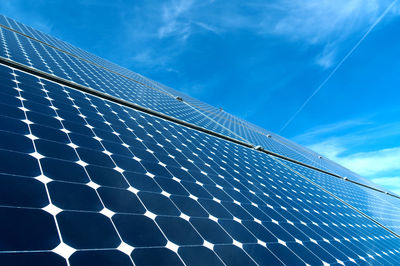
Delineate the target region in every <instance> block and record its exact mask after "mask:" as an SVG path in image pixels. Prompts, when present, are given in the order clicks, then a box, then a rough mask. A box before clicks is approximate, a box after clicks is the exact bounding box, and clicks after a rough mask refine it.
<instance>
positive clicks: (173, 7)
mask: <svg viewBox="0 0 400 266" xmlns="http://www.w3.org/2000/svg"><path fill="white" fill-rule="evenodd" d="M193 3H194V2H193V1H192V0H177V1H175V0H173V1H171V2H168V3H167V4H165V5H164V7H163V11H162V25H161V27H160V28H159V29H158V36H159V37H160V38H164V37H167V36H179V37H180V38H182V39H186V38H187V37H188V36H189V35H190V20H188V19H187V18H186V17H185V16H186V13H187V12H188V11H189V10H190V9H191V8H192V6H193Z"/></svg>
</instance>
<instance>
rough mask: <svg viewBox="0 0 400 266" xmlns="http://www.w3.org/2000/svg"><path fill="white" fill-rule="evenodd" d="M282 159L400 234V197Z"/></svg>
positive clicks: (292, 167)
mask: <svg viewBox="0 0 400 266" xmlns="http://www.w3.org/2000/svg"><path fill="white" fill-rule="evenodd" d="M281 161H282V162H283V163H284V164H286V165H287V166H288V167H290V168H291V169H293V170H295V171H297V172H299V173H300V174H301V175H303V176H305V177H306V178H309V179H310V180H312V181H313V182H315V183H316V184H318V185H320V186H321V187H323V188H324V189H326V190H328V191H329V192H331V193H332V194H334V195H335V196H337V197H339V198H340V199H342V200H344V201H346V202H347V203H349V204H350V205H352V206H354V207H355V208H357V209H358V210H360V211H361V212H363V213H365V214H367V215H368V216H369V217H371V218H373V219H374V220H376V221H377V222H379V223H381V224H382V225H384V226H386V227H387V228H389V229H390V230H392V231H394V232H396V233H397V234H400V199H398V198H395V197H393V196H390V195H386V194H384V193H382V192H378V191H375V190H372V189H369V188H366V187H363V186H360V185H357V184H354V183H351V182H348V181H345V180H343V179H340V178H337V177H334V176H330V175H327V174H324V173H321V172H318V171H315V170H313V169H310V168H307V167H304V166H301V165H298V164H294V163H291V162H287V161H284V160H281Z"/></svg>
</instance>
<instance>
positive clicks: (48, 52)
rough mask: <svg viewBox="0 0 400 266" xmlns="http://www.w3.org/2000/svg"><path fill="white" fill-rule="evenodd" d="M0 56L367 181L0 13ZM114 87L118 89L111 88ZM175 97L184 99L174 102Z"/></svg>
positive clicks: (277, 137)
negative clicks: (0, 52) (0, 39)
mask: <svg viewBox="0 0 400 266" xmlns="http://www.w3.org/2000/svg"><path fill="white" fill-rule="evenodd" d="M0 23H1V25H0V26H2V27H1V28H0V35H1V37H2V45H3V47H4V50H3V54H0V56H2V57H3V58H7V59H12V60H14V61H16V62H18V63H21V64H24V65H26V66H30V67H33V68H35V69H38V70H41V71H44V72H47V73H50V74H53V75H56V76H58V77H60V78H63V79H66V80H70V81H73V82H75V83H78V84H81V85H83V86H87V87H90V88H93V89H96V90H98V91H101V92H104V93H107V94H109V95H112V96H116V97H119V98H122V99H125V100H128V101H130V102H133V103H137V104H139V105H141V106H144V107H148V108H150V109H152V110H155V111H159V112H162V113H164V114H167V115H170V116H172V117H175V118H178V119H180V120H184V121H186V122H189V123H193V124H196V125H198V126H200V127H203V128H206V129H209V130H211V131H213V132H218V133H220V134H223V135H225V136H228V137H231V138H235V139H238V140H240V141H244V142H247V143H251V144H254V145H260V146H262V147H263V148H265V149H266V150H268V151H270V152H273V153H277V154H279V155H282V156H285V157H288V158H291V159H294V160H296V161H299V162H302V163H305V164H307V165H311V166H314V167H317V168H321V169H323V170H326V171H329V172H333V173H336V174H338V175H342V176H343V175H345V176H347V177H348V178H351V179H353V180H356V181H358V182H360V183H363V184H367V185H370V186H374V184H372V183H371V182H369V181H368V180H366V179H364V178H362V177H360V176H357V175H356V174H354V173H352V172H350V171H349V170H347V169H344V168H343V167H340V166H337V165H335V164H333V163H332V162H330V161H329V160H327V159H325V160H323V161H321V160H320V159H319V155H318V154H316V153H313V152H311V151H310V150H308V149H305V148H303V147H300V146H298V145H295V144H294V143H291V142H289V141H287V140H285V139H283V138H281V137H279V136H277V135H275V134H273V133H271V132H269V131H266V130H264V129H262V128H260V127H257V126H255V125H253V124H250V123H249V122H247V121H244V120H241V119H239V118H237V117H235V116H232V115H230V114H229V113H227V112H221V110H220V109H219V108H216V107H213V106H210V105H208V104H205V103H203V102H200V101H198V100H196V99H193V98H191V97H189V96H187V95H184V94H182V93H180V92H178V91H176V90H173V89H171V88H169V87H167V86H164V85H162V84H160V83H157V82H155V81H152V80H150V79H147V78H144V77H143V76H141V75H139V74H137V73H134V72H132V71H129V70H127V69H124V68H122V67H119V66H117V65H115V64H112V63H110V62H108V61H107V60H104V59H102V58H99V57H97V56H94V55H92V54H90V53H88V52H86V51H83V50H82V49H79V48H77V47H74V46H72V45H70V44H68V43H66V42H63V41H61V40H59V39H56V38H54V37H52V36H50V35H47V34H45V33H42V32H40V31H37V30H35V29H33V28H31V27H29V26H25V25H23V24H21V23H19V22H17V21H15V20H13V19H10V18H7V17H5V16H2V15H1V16H0ZM115 88H118V89H115ZM175 96H179V97H181V98H182V99H184V102H181V101H176V100H175Z"/></svg>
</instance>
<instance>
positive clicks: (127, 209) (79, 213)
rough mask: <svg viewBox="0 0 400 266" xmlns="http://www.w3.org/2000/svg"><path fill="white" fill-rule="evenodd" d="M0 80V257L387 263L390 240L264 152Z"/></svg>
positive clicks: (394, 247)
mask: <svg viewBox="0 0 400 266" xmlns="http://www.w3.org/2000/svg"><path fill="white" fill-rule="evenodd" d="M1 81H2V82H1V84H2V90H1V91H2V94H3V95H4V96H6V95H7V96H9V97H14V98H15V99H16V100H14V102H12V103H11V102H10V101H6V100H4V101H2V103H1V107H2V108H0V110H2V111H3V112H2V113H1V117H2V119H3V121H8V122H7V124H3V123H2V125H3V128H2V135H3V137H2V138H0V141H1V150H0V156H1V158H2V162H4V163H3V164H2V167H1V169H0V171H1V173H2V176H1V179H0V180H1V183H2V186H1V187H2V189H3V190H4V191H2V192H3V193H1V196H0V206H1V207H0V212H2V217H7V219H5V220H3V222H2V226H1V228H0V230H1V231H2V232H1V235H2V236H3V237H2V238H3V239H5V240H6V241H2V245H1V250H2V252H1V254H0V257H1V260H2V261H4V262H8V263H11V262H15V261H18V262H20V263H21V264H23V263H27V262H28V261H29V262H31V261H38V262H40V263H49V264H52V265H65V264H66V263H67V262H68V263H70V265H84V264H86V265H87V264H88V263H89V264H92V265H97V264H100V263H103V264H104V263H105V264H107V263H111V264H115V263H117V264H118V265H125V264H126V265H132V263H135V264H139V265H140V264H142V265H145V264H149V263H154V264H156V263H157V264H158V263H165V264H167V263H171V264H182V263H185V264H190V265H191V264H194V265H195V264H196V263H201V264H204V263H213V264H228V265H235V264H240V265H248V264H264V263H265V262H267V261H268V262H274V263H277V264H290V265H293V264H322V263H323V262H326V263H337V262H338V261H340V262H343V263H351V262H353V263H367V262H374V263H375V262H376V263H379V262H380V263H384V264H389V263H398V262H399V256H398V255H399V254H400V249H399V248H398V247H399V246H400V239H399V238H397V237H396V236H394V235H393V234H391V233H389V232H388V231H386V230H384V229H383V228H381V227H380V226H378V225H377V224H375V223H373V222H371V221H370V220H369V219H367V218H365V217H364V216H362V215H360V214H359V213H358V212H356V211H354V210H353V209H352V208H350V207H348V206H347V205H346V204H343V203H342V202H341V201H338V200H337V199H335V198H333V197H332V196H330V195H329V194H327V193H325V192H324V191H322V190H321V189H319V188H318V187H316V186H314V185H313V184H312V183H310V182H308V181H307V180H305V179H303V178H301V177H300V176H298V175H297V174H295V173H294V172H292V171H290V170H288V169H287V168H285V167H284V166H282V165H280V163H278V162H276V161H275V159H272V158H271V157H270V156H268V155H266V154H264V153H260V152H257V151H255V150H252V149H249V148H246V147H242V146H240V145H236V144H233V143H230V142H227V141H225V140H221V139H218V138H216V137H213V136H209V135H206V134H204V133H201V132H196V131H194V130H192V129H188V128H185V127H183V126H180V125H177V124H174V123H171V122H168V121H165V120H162V119H160V118H157V117H154V116H151V115H148V114H145V113H141V112H139V111H135V110H133V109H130V108H126V107H123V106H120V105H117V104H115V103H111V102H107V101H105V100H103V99H100V98H97V97H94V96H91V95H87V94H85V93H82V92H79V91H76V90H73V89H70V88H67V87H65V86H60V85H58V84H56V83H52V82H49V81H47V80H44V79H39V78H37V77H35V76H32V75H28V74H26V73H22V72H19V71H16V70H12V69H10V68H8V67H2V69H1ZM0 98H1V99H6V97H0ZM7 99H8V98H7ZM25 221H29V223H26V222H25ZM28 251H29V252H28Z"/></svg>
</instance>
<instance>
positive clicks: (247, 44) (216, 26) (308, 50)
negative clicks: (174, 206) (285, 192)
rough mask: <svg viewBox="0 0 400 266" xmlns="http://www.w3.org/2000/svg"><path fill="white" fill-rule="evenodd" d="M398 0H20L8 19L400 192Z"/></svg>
mask: <svg viewBox="0 0 400 266" xmlns="http://www.w3.org/2000/svg"><path fill="white" fill-rule="evenodd" d="M391 3H392V1H391V0H308V1H302V0H272V1H258V0H249V1H219V0H213V1H212V0H210V1H207V0H203V1H195V0H167V1H153V0H149V1H123V0H114V1H99V0H96V1H95V0H87V1H78V0H70V1H68V3H67V1H63V3H62V2H61V1H41V0H36V1H22V0H3V1H1V3H0V12H1V13H3V14H5V15H7V16H10V17H12V18H14V19H17V20H19V21H21V22H23V23H26V24H28V25H31V26H33V27H35V28H37V29H40V30H42V31H44V32H47V33H50V34H52V35H53V36H56V37H59V38H60V39H63V40H65V41H68V42H70V43H72V44H74V45H76V46H78V47H81V48H83V49H85V50H88V51H90V52H92V53H94V54H96V55H99V56H101V57H104V58H106V59H109V60H110V61H113V62H115V63H118V64H120V65H122V66H125V67H127V68H129V69H131V70H133V71H136V72H138V73H140V74H143V75H145V76H148V77H150V78H152V79H154V80H157V81H159V82H161V83H164V84H166V85H168V86H170V87H173V88H175V89H178V90H180V91H183V92H185V93H187V94H190V95H191V96H193V97H196V98H198V99H200V100H203V101H205V102H207V103H210V104H212V105H215V106H221V107H223V108H224V110H226V111H228V112H230V113H233V114H235V115H237V116H239V117H241V118H244V119H246V120H249V121H250V122H253V123H255V124H257V125H259V126H262V127H264V128H266V129H268V130H271V131H273V132H276V133H279V134H281V135H282V136H284V137H287V138H289V139H291V140H294V141H296V142H298V143H300V144H302V145H306V146H308V147H311V148H312V149H314V150H316V151H317V152H319V153H322V154H323V155H325V156H328V157H329V158H331V159H333V160H335V161H337V162H339V163H341V164H343V165H345V166H347V167H348V168H350V169H352V170H354V171H355V172H357V173H359V174H361V175H363V176H365V177H368V178H370V179H372V180H374V181H375V182H377V183H379V184H380V185H382V186H386V187H387V188H388V189H391V190H392V191H393V192H396V193H398V194H400V122H399V117H400V90H399V84H400V75H399V73H398V71H399V69H400V60H398V58H400V45H398V43H399V42H400V34H399V30H398V29H399V28H400V6H399V5H398V4H396V5H395V6H394V7H393V8H392V9H391V10H390V11H389V12H388V13H387V15H386V16H385V17H384V19H383V20H382V21H381V22H380V23H379V24H378V25H377V26H376V27H375V28H374V29H373V31H371V33H370V34H369V35H368V36H367V37H366V38H365V40H364V41H363V42H362V43H361V45H360V46H359V47H358V48H357V49H356V50H355V51H354V53H353V54H352V55H351V56H350V57H349V58H348V59H347V60H346V61H345V62H344V64H343V65H342V66H341V67H340V68H339V69H338V71H337V72H336V73H335V74H334V75H333V76H332V78H331V79H330V80H329V81H328V82H327V83H326V85H325V86H324V87H323V88H322V89H321V90H320V91H319V92H318V94H316V95H315V96H314V97H313V98H312V99H311V101H310V102H309V103H308V104H307V105H306V106H305V108H304V109H303V110H302V111H301V112H300V113H299V114H298V115H297V116H296V118H295V119H294V120H293V121H292V122H291V123H290V124H289V125H288V126H287V127H285V128H284V130H282V128H283V127H284V125H285V123H286V122H287V121H288V120H289V119H290V117H292V115H293V114H294V113H295V112H296V111H297V110H298V108H299V107H300V106H301V105H302V104H303V103H304V101H305V100H306V99H307V98H308V97H309V96H310V95H311V94H312V93H313V91H315V89H316V88H318V86H319V85H320V84H321V83H322V82H323V81H324V80H325V79H326V78H327V77H328V75H329V74H330V73H331V71H332V70H333V69H334V68H335V66H336V65H337V64H338V63H339V62H340V61H341V59H342V58H343V57H344V56H345V55H346V54H347V53H348V52H349V51H350V50H351V48H352V47H354V45H355V44H356V43H357V42H358V41H359V40H360V38H361V37H362V36H363V35H364V34H365V32H367V30H368V29H369V27H370V26H371V25H372V24H373V23H374V22H375V21H376V20H377V19H378V18H379V16H380V15H381V14H382V13H383V12H384V10H385V9H386V8H387V7H388V6H389V5H390V4H391Z"/></svg>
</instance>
